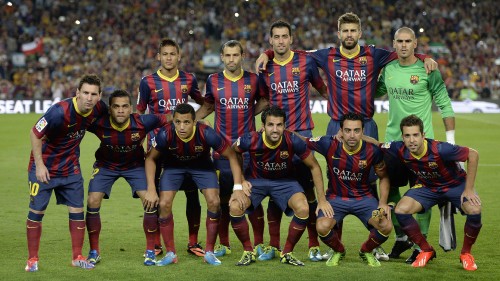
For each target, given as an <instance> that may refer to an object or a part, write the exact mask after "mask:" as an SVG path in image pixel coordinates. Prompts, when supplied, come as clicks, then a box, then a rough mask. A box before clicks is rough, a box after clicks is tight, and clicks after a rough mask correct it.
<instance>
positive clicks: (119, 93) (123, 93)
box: [109, 89, 132, 106]
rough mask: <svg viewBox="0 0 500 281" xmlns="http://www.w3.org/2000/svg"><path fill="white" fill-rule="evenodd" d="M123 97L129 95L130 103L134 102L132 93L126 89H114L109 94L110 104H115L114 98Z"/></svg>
mask: <svg viewBox="0 0 500 281" xmlns="http://www.w3.org/2000/svg"><path fill="white" fill-rule="evenodd" d="M122 97H127V98H128V103H129V104H130V105H131V104H132V99H131V98H130V94H129V93H128V92H127V91H125V90H121V89H119V90H114V91H113V92H112V93H111V95H110V96H109V106H111V105H112V104H113V99H114V98H122Z"/></svg>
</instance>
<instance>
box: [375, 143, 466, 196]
mask: <svg viewBox="0 0 500 281" xmlns="http://www.w3.org/2000/svg"><path fill="white" fill-rule="evenodd" d="M423 145H424V151H423V152H422V154H421V155H414V154H413V153H411V152H410V151H409V150H408V149H407V148H406V147H405V145H404V143H403V142H402V141H396V142H391V143H385V144H382V145H381V147H382V149H383V150H384V152H386V153H389V154H391V155H393V156H396V157H398V158H399V159H400V160H401V161H402V162H404V163H405V165H406V167H407V168H408V169H409V170H410V171H411V172H412V173H413V174H415V176H416V181H415V186H414V187H422V186H423V187H427V188H430V189H431V190H432V191H433V192H446V191H448V189H450V188H453V187H455V186H458V185H461V184H462V183H465V177H466V175H467V174H466V172H465V171H464V170H463V169H462V168H461V167H460V165H459V163H458V162H465V161H466V160H467V158H468V157H469V148H468V147H463V146H458V145H452V144H450V143H447V142H440V141H436V140H432V139H425V140H424V143H423Z"/></svg>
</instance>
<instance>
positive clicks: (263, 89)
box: [259, 70, 270, 99]
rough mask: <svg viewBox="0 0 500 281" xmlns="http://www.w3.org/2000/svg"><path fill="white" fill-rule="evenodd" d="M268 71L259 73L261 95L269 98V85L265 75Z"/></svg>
mask: <svg viewBox="0 0 500 281" xmlns="http://www.w3.org/2000/svg"><path fill="white" fill-rule="evenodd" d="M266 73H267V70H266V71H263V72H262V73H260V74H259V91H260V92H261V94H262V95H261V97H263V98H266V99H269V98H270V96H269V87H268V86H267V83H266V78H265V75H266Z"/></svg>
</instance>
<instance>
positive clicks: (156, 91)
mask: <svg viewBox="0 0 500 281" xmlns="http://www.w3.org/2000/svg"><path fill="white" fill-rule="evenodd" d="M161 91H163V89H159V90H156V89H155V93H158V92H161Z"/></svg>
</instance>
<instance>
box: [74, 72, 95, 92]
mask: <svg viewBox="0 0 500 281" xmlns="http://www.w3.org/2000/svg"><path fill="white" fill-rule="evenodd" d="M85 83H87V84H89V85H95V86H97V87H99V93H101V79H100V78H99V76H97V75H95V74H85V75H83V76H82V78H81V79H80V83H79V84H78V90H81V89H82V86H83V84H85Z"/></svg>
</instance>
